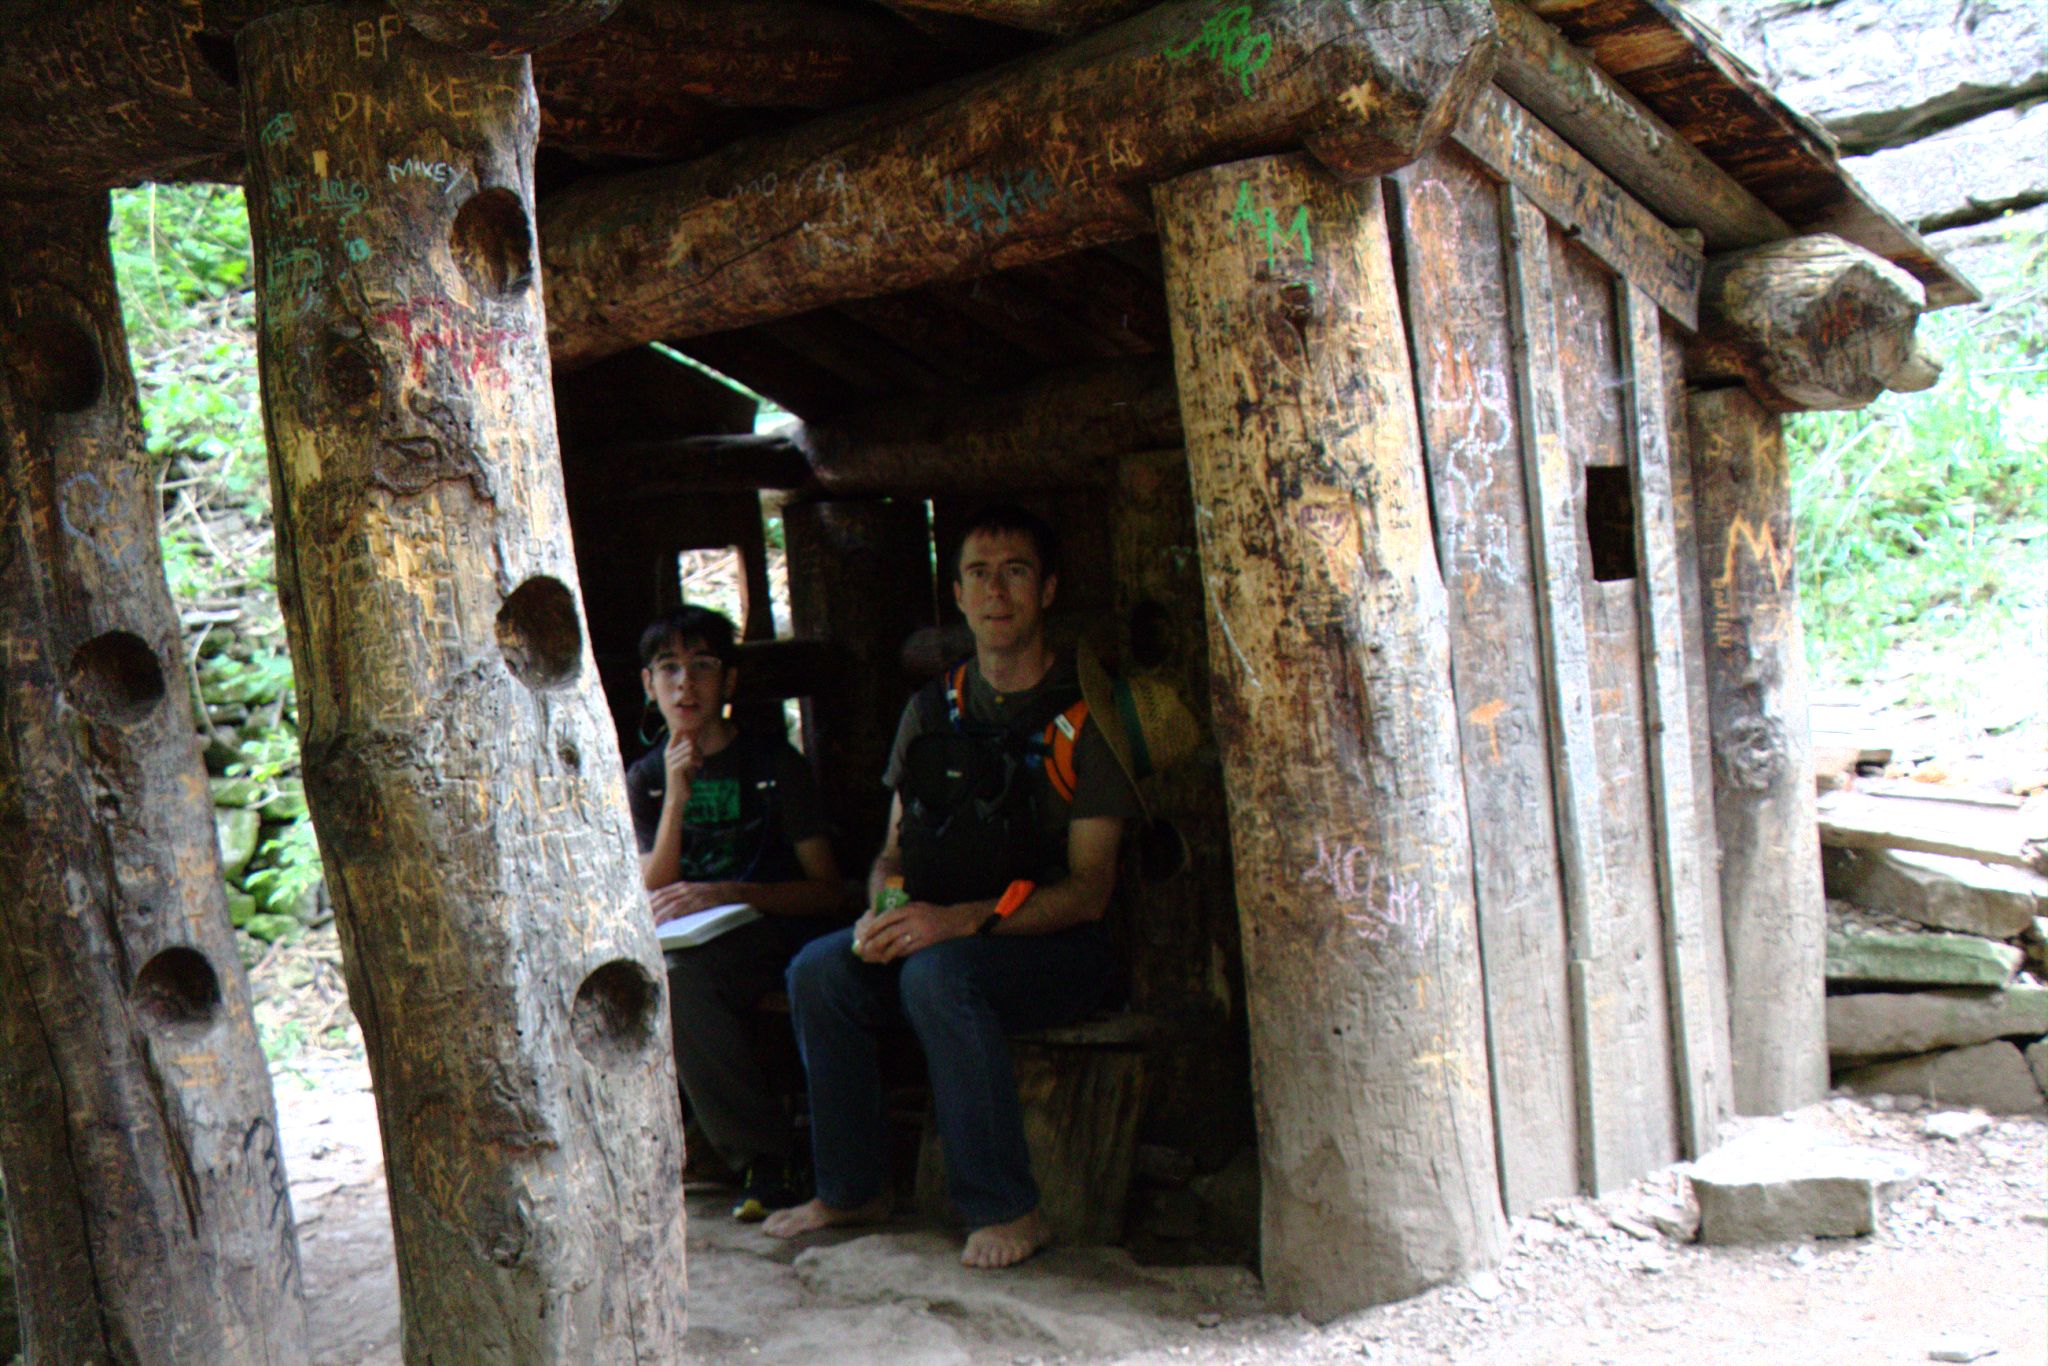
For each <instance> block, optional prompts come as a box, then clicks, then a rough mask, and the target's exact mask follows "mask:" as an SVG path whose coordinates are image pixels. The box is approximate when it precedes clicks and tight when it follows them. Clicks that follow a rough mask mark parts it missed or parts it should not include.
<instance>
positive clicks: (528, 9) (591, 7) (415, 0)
mask: <svg viewBox="0 0 2048 1366" xmlns="http://www.w3.org/2000/svg"><path fill="white" fill-rule="evenodd" d="M391 7H392V8H393V9H395V10H397V11H398V12H399V13H400V14H402V15H404V16H405V19H406V22H407V23H409V24H411V25H412V26H413V28H415V29H417V30H418V31H419V32H420V33H421V34H423V35H424V36H426V37H428V38H430V39H432V40H433V41H435V42H437V43H439V44H441V45H442V46H443V47H452V48H456V49H458V50H460V51H463V52H474V53H478V54H480V55H482V56H486V57H510V56H513V55H515V54H517V53H521V52H531V51H533V49H535V48H537V47H546V46H547V45H548V44H549V43H558V42H560V41H561V40H562V39H564V38H567V37H569V36H570V35H571V34H575V33H581V32H582V31H583V30H584V29H587V28H589V27H591V26H592V25H594V24H600V23H603V22H604V21H605V20H606V19H608V18H609V17H611V12H612V11H613V10H615V9H617V8H618V7H619V0H391Z"/></svg>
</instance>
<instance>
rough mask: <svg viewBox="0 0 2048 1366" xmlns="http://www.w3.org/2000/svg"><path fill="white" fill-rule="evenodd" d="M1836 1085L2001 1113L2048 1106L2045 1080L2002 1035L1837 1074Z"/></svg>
mask: <svg viewBox="0 0 2048 1366" xmlns="http://www.w3.org/2000/svg"><path fill="white" fill-rule="evenodd" d="M1835 1085H1837V1086H1840V1087H1843V1088H1845V1089H1847V1090H1849V1091H1853V1092H1855V1093H1856V1094H1857V1095H1863V1096H1879V1095H1883V1096H1925V1097H1927V1098H1928V1099H1929V1100H1932V1101H1937V1102H1939V1103H1940V1104H1943V1105H1974V1106H1978V1107H1979V1108H1981V1109H1985V1110H1989V1111H1990V1112H1991V1113H1993V1114H1997V1115H2037V1114H2040V1113H2041V1112H2042V1111H2043V1110H2048V1100H2044V1099H2043V1096H2042V1092H2041V1083H2040V1082H2039V1081H2038V1080H2036V1079H2035V1075H2034V1071H2033V1069H2031V1068H2030V1067H2028V1066H2027V1059H2026V1058H2024V1057H2022V1056H2021V1054H2020V1050H2019V1047H2018V1045H2016V1044H2010V1043H2006V1042H2004V1041H2003V1040H2000V1041H1998V1042H1996V1043H1980V1044H1973V1045H1971V1046H1970V1047H1968V1048H1951V1049H1948V1050H1947V1051H1945V1052H1941V1053H1923V1054H1921V1055H1920V1056H1919V1057H1916V1058H1900V1059H1899V1060H1898V1061H1896V1062H1881V1063H1876V1064H1873V1065H1872V1066H1869V1067H1855V1068H1851V1069H1850V1070H1848V1071H1846V1072H1839V1073H1837V1074H1836V1075H1835Z"/></svg>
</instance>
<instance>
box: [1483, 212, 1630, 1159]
mask: <svg viewBox="0 0 2048 1366" xmlns="http://www.w3.org/2000/svg"><path fill="white" fill-rule="evenodd" d="M1501 223H1502V228H1503V231H1504V234H1505V237H1506V240H1507V244H1508V319H1509V326H1510V328H1511V337H1512V342H1513V348H1514V349H1513V355H1514V373H1515V403H1516V413H1517V419H1518V421H1519V424H1520V427H1521V432H1522V474H1523V479H1524V480H1525V482H1526V485H1527V507H1528V515H1529V531H1530V539H1531V543H1532V548H1533V552H1534V566H1535V578H1536V584H1537V593H1536V624H1537V634H1538V640H1539V641H1540V643H1541V646H1542V652H1543V684H1544V689H1545V696H1546V700H1547V703H1548V705H1547V706H1546V708H1545V714H1546V717H1547V721H1548V725H1549V735H1550V762H1551V787H1552V791H1553V793H1554V795H1555V800H1556V803H1557V808H1556V809H1557V843H1558V860H1559V871H1560V875H1561V877H1562V879H1563V885H1564V905H1565V930H1566V949H1567V952H1568V953H1569V955H1570V967H1569V975H1568V977H1567V991H1568V993H1569V1004H1570V1009H1571V1018H1572V1039H1573V1043H1574V1048H1575V1050H1576V1051H1575V1054H1574V1060H1573V1062H1574V1071H1575V1074H1576V1078H1577V1086H1576V1087H1575V1094H1576V1095H1577V1098H1578V1116H1579V1123H1578V1133H1579V1158H1580V1161H1579V1170H1580V1176H1581V1179H1582V1180H1583V1181H1584V1182H1585V1184H1586V1185H1587V1187H1588V1188H1591V1189H1596V1190H1597V1189H1602V1188H1604V1186H1605V1185H1606V1184H1608V1181H1609V1180H1610V1179H1611V1178H1608V1177H1607V1176H1606V1175H1605V1173H1604V1171H1603V1168H1602V1166H1601V1158H1602V1150H1601V1145H1600V1143H1599V1141H1598V1135H1599V1133H1600V1132H1601V1130H1602V1129H1604V1128H1606V1127H1608V1126H1609V1125H1611V1124H1613V1123H1616V1122H1618V1121H1616V1120H1614V1119H1613V1118H1612V1117H1611V1116H1610V1115H1609V1113H1608V1112H1607V1110H1606V1109H1605V1106H1604V1097H1603V1096H1602V1095H1601V1094H1599V1093H1598V1092H1597V1091H1596V1089H1595V1087H1594V1085H1593V1079H1594V1075H1595V1034H1594V1030H1593V1026H1592V1005H1593V1001H1592V995H1593V993H1592V990H1591V987H1590V983H1589V979H1588V977H1587V965H1588V964H1590V963H1593V962H1596V961H1598V960H1600V959H1602V958H1603V957H1605V955H1606V953H1607V943H1608V939H1607V924H1606V917H1605V914H1604V911H1603V908H1604V907H1605V905H1606V903H1607V900H1608V891H1607V857H1606V852H1605V848H1604V845H1605V826H1604V824H1603V822H1602V821H1601V819H1600V805H1599V803H1600V774H1599V765H1598V756H1597V754H1596V753H1595V751H1594V745H1593V685H1592V682H1591V678H1590V675H1589V672H1588V667H1587V662H1586V614H1585V606H1584V593H1583V591H1582V588H1581V584H1580V580H1581V578H1582V575H1583V571H1582V570H1581V569H1580V567H1579V535H1580V532H1579V527H1580V522H1581V518H1580V507H1581V502H1580V495H1579V491H1578V484H1579V471H1578V466H1577V462H1576V461H1575V460H1574V458H1573V456H1572V453H1571V450H1570V448H1569V446H1568V445H1567V440H1568V437H1567V433H1566V427H1565V414H1564V386H1563V380H1562V378H1561V376H1560V375H1559V359H1558V336H1557V301H1556V289H1555V284H1554V281H1553V280H1552V278H1551V259H1550V222H1549V220H1548V219H1547V218H1545V217H1544V216H1543V211H1542V210H1541V209H1539V208H1537V207H1536V205H1534V204H1533V203H1531V202H1530V201H1529V198H1528V197H1527V196H1526V195H1524V194H1523V193H1522V192H1521V190H1519V189H1517V188H1516V187H1514V186H1513V185H1509V186H1506V187H1504V189H1503V190H1502V194H1501Z"/></svg>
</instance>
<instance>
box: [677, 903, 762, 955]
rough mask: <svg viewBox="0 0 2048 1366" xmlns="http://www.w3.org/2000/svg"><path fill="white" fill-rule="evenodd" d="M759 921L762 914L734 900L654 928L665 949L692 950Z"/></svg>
mask: <svg viewBox="0 0 2048 1366" xmlns="http://www.w3.org/2000/svg"><path fill="white" fill-rule="evenodd" d="M760 918H761V913H760V912H759V911H757V910H755V909H754V908H753V907H752V906H749V905H748V904H747V903H746V902H744V901H735V902H733V903H731V904H730V905H726V906H713V907H712V908H711V909H710V910H708V911H693V912H691V913H690V914H689V915H682V916H677V917H676V918H675V919H674V920H670V921H667V922H665V923H663V924H660V925H657V926H655V927H654V929H655V934H656V935H657V936H658V937H659V938H660V940H661V946H662V948H664V949H689V948H695V947H696V946H697V945H699V944H708V943H710V942H711V941H712V940H714V939H716V938H718V936H720V935H721V934H724V933H725V932H726V931H727V930H736V929H738V928H739V927H740V926H742V925H744V924H746V923H747V922H748V921H750V920H759V919H760Z"/></svg>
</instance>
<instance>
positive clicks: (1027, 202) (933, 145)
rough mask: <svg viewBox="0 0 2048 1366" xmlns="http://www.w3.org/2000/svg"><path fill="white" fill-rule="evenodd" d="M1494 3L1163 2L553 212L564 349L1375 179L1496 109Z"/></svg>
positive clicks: (556, 319) (700, 325)
mask: <svg viewBox="0 0 2048 1366" xmlns="http://www.w3.org/2000/svg"><path fill="white" fill-rule="evenodd" d="M1492 27H1493V26H1492V13H1491V10H1490V8H1489V7H1488V6H1487V5H1485V4H1484V3H1481V2H1480V0H1438V2H1437V3H1423V2H1422V0H1386V3H1381V4H1366V3H1364V2H1363V0H1324V3H1321V4H1302V5H1296V4H1291V3H1288V0H1248V3H1245V4H1241V5H1237V6H1235V7H1233V8H1231V9H1229V10H1226V11H1222V12H1218V11H1217V10H1216V9H1215V8H1214V7H1213V6H1212V5H1209V4H1207V3H1197V2H1196V0H1170V2H1169V3H1167V4H1163V5H1160V6H1159V7H1157V8H1156V9H1153V10H1150V11H1147V12H1146V13H1144V14H1141V15H1139V16H1137V17H1136V18H1133V19H1129V20H1126V21H1125V22H1123V23H1120V24H1117V25H1115V26H1113V27H1111V28H1108V29H1104V30H1103V31H1101V32H1099V33H1096V34H1094V35H1093V36H1091V37H1089V38H1086V39H1083V40H1082V41H1080V42H1078V43H1074V44H1072V45H1070V46H1067V47H1063V48H1059V49H1055V50H1053V51H1051V52H1047V53H1044V54H1041V55H1039V56H1036V57H1033V58H1030V59H1028V60H1025V61H1022V62H1019V63H1016V64H1014V65H1012V66H1009V67H1007V68H1004V69H1003V70H1001V71H999V72H997V73H996V74H994V75H992V76H988V77H985V78H981V79H978V80H976V81H974V82H972V83H967V84H962V85H955V86H952V87H948V88H945V89H942V90H937V91H928V92H921V93H919V94H916V95H912V96H909V97H906V98H905V99H902V100H898V101H896V102H894V103H892V104H889V105H885V106H882V107H881V108H878V109H871V110H862V111H858V112H854V113H849V114H845V115H841V116H838V117H833V118H827V119H822V120H819V121H817V122H815V123H812V124H809V125H806V126H804V127H801V128H797V129H794V130H791V131H790V132H788V133H784V134H780V135H776V136H771V137H763V138H754V139H748V140H746V141H743V142H740V143H735V144H733V145H731V146H729V147H726V148H723V149H721V150H720V151H718V152H716V153H714V154H712V155H711V156H708V157H706V158H704V159H703V160H701V161H698V162H695V163H692V164H690V165H687V166H680V167H664V168H660V169H655V170H648V171H641V172H635V173H632V174H630V175H624V176H609V177H593V178H591V179H589V180H585V181H581V182H579V183H577V184H575V185H573V186H571V187H570V188H569V189H568V190H566V191H564V192H563V193H562V194H559V195H557V196H554V197H553V198H551V199H550V200H549V201H548V202H547V204H546V205H545V206H544V207H543V210H542V221H541V230H540V234H539V235H540V239H541V241H542V243H543V244H544V256H545V261H546V266H547V272H548V277H549V287H548V319H549V333H550V343H551V347H552V350H553V352H554V356H555V363H556V365H557V366H567V367H573V366H576V365H580V364H585V363H587V362H589V361H592V360H595V359H597V358H598V357H600V356H603V355H607V354H610V353H611V352H613V351H617V350H621V349H623V348H625V347H628V346H633V345H637V344H639V343H641V342H645V341H651V340H655V339H657V338H664V337H667V338H673V337H686V336H695V335H701V334H703V333H708V332H716V331H720V330H725V329H732V328H738V327H745V326H750V325H752V324H755V323H760V322H764V321H767V320H769V319H774V318H781V317H788V316H792V315H794V314H798V313H802V312H805V311H807V310H809V309H812V308H816V307H819V306H821V305H824V304H828V303H833V302H837V301H839V300H843V299H853V298H864V297H869V296H873V295H877V294H884V293H889V292H891V291H895V290H902V289H909V288H913V287H916V286H921V285H928V284H932V283H935V282H939V281H946V280H956V279H964V278H967V277H969V276H973V275H978V274H984V273H987V272H989V271H992V270H998V269H1002V268H1004V267H1007V266H1013V265H1019V264H1022V263H1024V262H1027V261H1034V260H1042V259H1045V258H1047V257H1052V256H1058V255H1063V254H1065V253H1067V252H1070V251H1074V250H1077V249H1079V248H1081V247H1084V246H1089V245H1093V244H1097V243H1102V242H1109V241H1115V240H1118V239H1121V238H1127V237H1133V236H1137V235H1140V234H1142V233H1143V232H1145V231H1147V230H1149V228H1150V226H1151V215H1150V212H1149V210H1148V208H1147V206H1146V204H1145V201H1144V199H1143V197H1142V194H1141V193H1140V191H1141V189H1142V187H1143V186H1145V185H1147V184H1149V183H1151V182H1154V181H1158V180H1161V179H1163V178H1165V177H1168V176H1171V175H1174V174H1177V173H1179V172H1180V171H1183V170H1186V169H1188V168H1190V167H1195V166H1201V165H1206V164H1213V163H1216V162H1221V161H1227V160H1230V159H1233V158H1236V157H1242V156H1247V155H1251V154H1255V153H1258V152H1261V151H1270V150H1276V149H1282V148H1288V147H1297V146H1301V145H1303V144H1306V145H1307V146H1308V147H1309V149H1310V150H1311V151H1312V152H1314V153H1316V155H1317V156H1319V157H1320V158H1321V159H1323V160H1324V162H1325V163H1326V164H1329V165H1332V166H1333V167H1337V168H1340V169H1342V170H1343V171H1344V172H1345V173H1346V174H1348V175H1353V176H1359V175H1366V174H1371V173H1374V172H1378V171H1384V170H1391V169H1393V168H1394V167H1396V166H1399V165H1402V164H1404V163H1406V162H1407V161H1409V160H1411V159H1412V158H1413V157H1414V156H1415V155H1416V154H1417V153H1418V152H1419V151H1420V150H1421V149H1422V148H1423V147H1426V146H1427V145H1429V144H1430V143H1431V142H1433V141H1434V140H1435V139H1436V138H1437V137H1439V136H1441V134H1442V133H1443V131H1444V130H1445V129H1447V128H1448V127H1449V126H1450V124H1451V123H1452V122H1453V121H1455V120H1456V119H1457V117H1458V116H1459V115H1460V114H1461V113H1462V112H1463V111H1464V109H1465V108H1466V106H1467V105H1468V104H1469V102H1470V100H1471V98H1472V96H1473V95H1474V94H1476V93H1477V91H1478V90H1479V89H1480V88H1481V87H1482V86H1483V85H1484V83H1485V80H1486V77H1487V74H1488V72H1489V70H1490V66H1491V57H1492Z"/></svg>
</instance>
